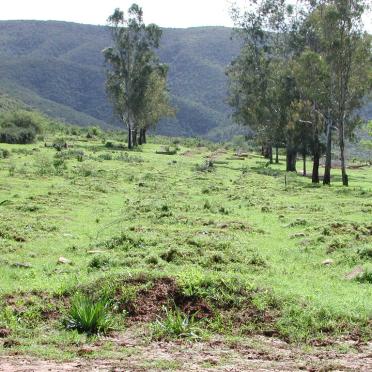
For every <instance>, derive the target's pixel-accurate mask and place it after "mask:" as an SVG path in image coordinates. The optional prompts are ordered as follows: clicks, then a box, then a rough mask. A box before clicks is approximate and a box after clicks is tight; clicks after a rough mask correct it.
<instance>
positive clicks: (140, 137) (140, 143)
mask: <svg viewBox="0 0 372 372" xmlns="http://www.w3.org/2000/svg"><path fill="white" fill-rule="evenodd" d="M142 130H143V129H140V132H139V136H138V144H139V145H142Z"/></svg>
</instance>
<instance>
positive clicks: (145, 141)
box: [142, 129, 147, 143]
mask: <svg viewBox="0 0 372 372" xmlns="http://www.w3.org/2000/svg"><path fill="white" fill-rule="evenodd" d="M142 143H147V139H146V129H143V133H142Z"/></svg>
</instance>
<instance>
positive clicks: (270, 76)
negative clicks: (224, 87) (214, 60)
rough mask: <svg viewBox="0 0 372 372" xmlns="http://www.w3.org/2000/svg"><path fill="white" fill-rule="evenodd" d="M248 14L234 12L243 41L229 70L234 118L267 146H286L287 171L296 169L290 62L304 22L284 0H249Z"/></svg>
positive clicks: (239, 11)
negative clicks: (295, 40) (291, 116)
mask: <svg viewBox="0 0 372 372" xmlns="http://www.w3.org/2000/svg"><path fill="white" fill-rule="evenodd" d="M248 5H249V8H248V10H246V11H245V12H243V13H242V12H241V10H240V9H238V8H237V9H235V8H234V9H232V16H233V20H234V23H235V25H236V30H237V32H238V34H239V35H240V36H241V38H242V40H243V47H242V50H241V53H240V55H239V56H238V57H237V58H236V59H235V60H234V61H233V62H232V64H231V65H230V67H229V68H228V70H227V74H228V76H229V78H230V97H229V103H230V105H231V106H232V107H233V117H234V119H235V120H236V121H237V122H238V123H240V124H243V125H249V126H250V127H251V128H252V129H253V130H254V131H255V132H256V133H257V134H258V135H259V137H260V138H261V139H263V141H265V142H266V144H267V145H268V146H269V147H271V146H272V145H275V147H278V146H279V145H284V144H285V145H286V147H287V170H288V171H295V170H296V166H295V163H296V153H297V149H296V143H295V141H294V138H292V135H293V131H292V130H291V128H288V127H287V124H288V120H289V115H290V107H291V102H292V100H293V98H294V96H295V94H296V93H295V86H294V84H293V77H292V74H291V73H289V71H288V63H289V61H290V60H291V58H292V55H293V53H294V51H293V46H294V45H296V43H294V42H293V40H294V38H295V35H296V33H297V29H298V26H297V23H298V22H299V20H300V19H301V15H300V14H298V13H297V12H296V11H295V9H294V7H293V6H291V5H289V4H288V3H287V2H286V1H285V0H258V1H257V0H250V1H248Z"/></svg>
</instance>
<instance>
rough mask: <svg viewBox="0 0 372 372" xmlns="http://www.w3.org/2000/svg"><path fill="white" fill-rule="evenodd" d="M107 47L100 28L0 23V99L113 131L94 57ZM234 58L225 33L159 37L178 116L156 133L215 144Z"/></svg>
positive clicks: (221, 132)
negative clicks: (228, 70) (1, 95)
mask: <svg viewBox="0 0 372 372" xmlns="http://www.w3.org/2000/svg"><path fill="white" fill-rule="evenodd" d="M109 45H111V40H110V35H109V32H108V30H107V28H105V27H102V26H91V25H81V24H76V23H67V22H55V21H48V22H44V21H0V92H2V93H4V94H7V95H9V96H12V97H14V98H15V100H17V101H19V102H23V103H24V104H26V105H29V106H32V107H35V108H37V109H38V110H40V111H42V112H45V113H47V114H49V115H50V116H52V117H55V118H58V119H62V120H66V121H67V122H70V123H75V124H80V125H89V124H100V125H115V124H116V125H117V124H118V123H117V122H115V119H114V117H113V114H112V110H111V106H110V104H109V102H108V101H107V98H106V94H105V90H104V66H103V64H104V61H103V58H102V54H101V50H102V49H103V48H105V47H107V46H109ZM238 53H239V45H238V43H237V41H232V40H231V29H229V28H224V27H200V28H189V29H165V30H164V33H163V38H162V44H161V49H160V51H159V54H160V57H161V59H162V61H163V62H165V63H167V64H169V66H170V71H169V88H170V91H171V94H172V98H173V102H174V104H175V105H176V106H177V107H178V113H177V118H176V119H173V120H167V121H164V122H162V123H161V124H160V125H159V128H158V132H160V133H162V134H168V135H187V136H191V135H201V136H210V137H213V138H218V137H221V136H222V137H223V136H225V134H226V133H228V132H229V131H231V127H230V126H231V125H232V124H231V122H230V118H229V107H228V105H227V104H226V102H225V101H226V95H227V80H226V76H225V67H226V66H227V65H228V63H229V62H230V61H231V60H232V58H233V57H234V56H235V55H237V54H238Z"/></svg>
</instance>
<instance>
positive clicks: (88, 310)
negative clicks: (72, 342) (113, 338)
mask: <svg viewBox="0 0 372 372" xmlns="http://www.w3.org/2000/svg"><path fill="white" fill-rule="evenodd" d="M66 326H67V328H68V329H76V330H77V331H78V332H82V333H83V332H85V333H88V334H99V333H106V332H107V331H108V330H109V329H110V328H111V326H112V318H111V316H110V314H109V310H108V304H107V302H106V301H104V300H98V301H93V300H92V299H91V298H89V297H88V296H85V295H82V294H80V293H77V294H76V295H75V296H74V297H73V299H72V302H71V308H70V311H69V313H68V317H67V321H66Z"/></svg>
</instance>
